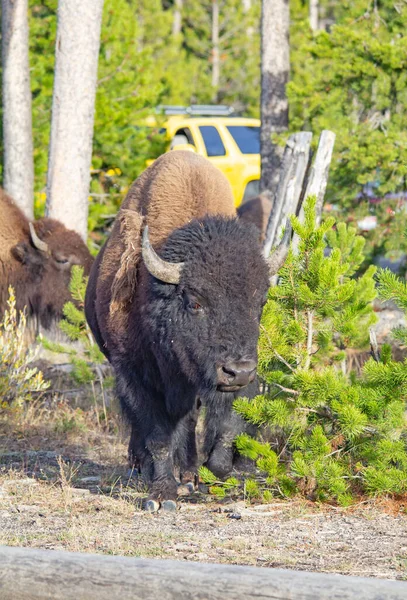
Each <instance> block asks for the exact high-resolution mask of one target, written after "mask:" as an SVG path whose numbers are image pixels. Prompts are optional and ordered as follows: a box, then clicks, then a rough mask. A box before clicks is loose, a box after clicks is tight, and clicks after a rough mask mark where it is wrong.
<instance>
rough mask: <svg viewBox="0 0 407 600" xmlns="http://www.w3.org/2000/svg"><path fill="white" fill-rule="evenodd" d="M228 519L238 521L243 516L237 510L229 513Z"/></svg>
mask: <svg viewBox="0 0 407 600" xmlns="http://www.w3.org/2000/svg"><path fill="white" fill-rule="evenodd" d="M227 518H228V519H236V520H237V521H238V520H239V519H241V518H242V515H241V514H240V513H237V512H232V513H229V514H228V515H227Z"/></svg>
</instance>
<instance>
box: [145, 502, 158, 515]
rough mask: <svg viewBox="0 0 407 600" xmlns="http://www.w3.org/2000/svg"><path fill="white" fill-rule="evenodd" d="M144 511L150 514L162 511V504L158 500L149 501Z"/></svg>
mask: <svg viewBox="0 0 407 600" xmlns="http://www.w3.org/2000/svg"><path fill="white" fill-rule="evenodd" d="M144 509H145V510H146V511H147V512H149V513H155V512H158V511H159V509H160V503H159V502H157V500H147V502H146V503H145V505H144Z"/></svg>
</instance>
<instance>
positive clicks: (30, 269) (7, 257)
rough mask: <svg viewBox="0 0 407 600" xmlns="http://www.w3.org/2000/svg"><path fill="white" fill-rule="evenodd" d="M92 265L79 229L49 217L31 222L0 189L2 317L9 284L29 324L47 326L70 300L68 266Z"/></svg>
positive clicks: (56, 317) (85, 267) (86, 266)
mask: <svg viewBox="0 0 407 600" xmlns="http://www.w3.org/2000/svg"><path fill="white" fill-rule="evenodd" d="M91 264H92V257H91V255H90V253H89V250H88V249H87V247H86V245H85V244H84V243H83V241H82V239H81V238H80V237H79V235H78V234H77V233H75V232H74V231H70V230H68V229H66V227H64V225H62V224H61V223H60V222H59V221H54V220H53V219H47V218H43V219H38V221H34V222H33V223H31V222H30V221H29V220H28V219H27V218H26V217H25V216H24V214H23V213H22V212H21V210H20V209H19V208H18V207H17V206H16V205H15V204H14V202H13V200H12V199H11V198H10V197H9V196H7V194H6V193H5V192H4V191H3V190H0V317H1V315H2V313H3V312H4V309H5V307H6V302H7V298H8V288H9V286H10V285H11V286H12V287H13V288H14V290H15V293H16V304H17V309H18V310H23V308H24V307H25V308H26V314H27V318H28V319H29V321H30V323H31V325H32V327H33V329H38V328H39V327H42V328H44V329H49V328H50V327H51V325H52V324H53V323H54V321H56V320H57V319H60V318H61V316H62V307H63V305H64V304H65V302H67V301H68V300H69V299H70V293H69V289H68V286H69V280H70V273H71V267H72V265H82V266H83V267H84V269H85V272H86V273H89V271H90V267H91Z"/></svg>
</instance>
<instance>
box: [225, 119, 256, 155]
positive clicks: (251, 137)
mask: <svg viewBox="0 0 407 600" xmlns="http://www.w3.org/2000/svg"><path fill="white" fill-rule="evenodd" d="M227 129H228V131H229V133H230V134H231V136H232V137H233V139H234V140H235V142H236V144H237V145H238V148H239V150H240V152H241V153H242V154H260V127H245V126H242V125H229V126H228V127H227Z"/></svg>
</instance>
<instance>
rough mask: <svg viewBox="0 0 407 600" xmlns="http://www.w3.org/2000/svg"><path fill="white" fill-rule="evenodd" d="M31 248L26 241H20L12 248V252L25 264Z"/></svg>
mask: <svg viewBox="0 0 407 600" xmlns="http://www.w3.org/2000/svg"><path fill="white" fill-rule="evenodd" d="M29 252H30V250H29V248H28V245H27V244H26V243H25V242H19V243H18V244H16V245H15V246H13V248H12V249H11V254H12V255H13V257H14V258H15V259H16V260H18V261H19V262H21V263H23V264H25V263H26V262H27V258H28V254H29Z"/></svg>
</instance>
